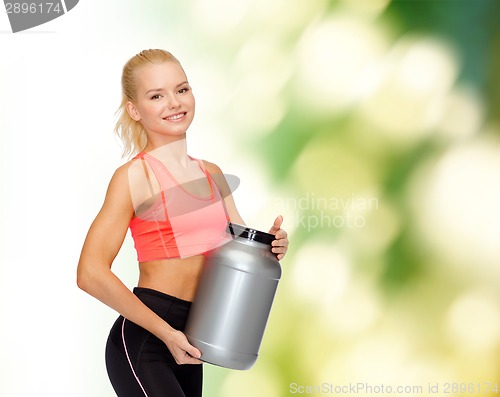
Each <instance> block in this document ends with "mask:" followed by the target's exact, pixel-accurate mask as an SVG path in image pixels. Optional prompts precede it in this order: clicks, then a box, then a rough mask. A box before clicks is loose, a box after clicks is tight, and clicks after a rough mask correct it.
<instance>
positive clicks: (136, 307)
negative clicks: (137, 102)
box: [77, 165, 201, 364]
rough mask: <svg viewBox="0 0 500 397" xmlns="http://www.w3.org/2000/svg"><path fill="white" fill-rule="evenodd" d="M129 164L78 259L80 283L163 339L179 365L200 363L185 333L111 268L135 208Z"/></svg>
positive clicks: (110, 189) (112, 184)
mask: <svg viewBox="0 0 500 397" xmlns="http://www.w3.org/2000/svg"><path fill="white" fill-rule="evenodd" d="M128 179H129V176H128V166H127V165H125V166H122V167H120V168H119V169H118V170H116V172H115V174H114V175H113V177H112V179H111V182H110V184H109V187H108V191H107V193H106V198H105V200H104V204H103V206H102V208H101V210H100V211H99V213H98V215H97V217H96V218H95V220H94V222H93V223H92V225H91V226H90V229H89V232H88V234H87V237H86V239H85V243H84V245H83V248H82V252H81V256H80V261H79V262H78V270H77V284H78V287H80V288H81V289H82V290H84V291H85V292H87V293H89V294H90V295H92V296H93V297H95V298H97V299H98V300H100V301H101V302H103V303H105V304H106V305H108V306H109V307H111V308H113V309H114V310H116V311H117V312H118V313H120V314H121V315H122V316H124V317H125V318H127V319H128V320H130V321H132V322H134V323H136V324H138V325H140V326H141V327H143V328H144V329H146V330H148V331H149V332H151V333H152V334H154V335H156V336H157V337H158V338H159V339H161V340H162V341H163V342H164V343H165V344H166V345H167V347H168V348H169V350H170V352H171V353H172V355H173V356H174V358H175V360H176V361H177V362H178V363H179V364H198V363H201V361H199V360H197V359H196V358H194V357H200V352H199V350H198V349H196V348H195V347H193V346H191V345H190V344H189V342H188V341H187V339H186V337H185V336H184V334H182V333H181V332H180V331H177V330H174V329H173V328H172V327H170V325H168V324H167V323H166V322H165V321H164V320H163V319H162V318H160V317H159V316H158V315H157V314H155V313H154V312H153V311H152V310H150V309H149V308H148V307H147V306H146V305H144V304H143V303H142V302H141V301H140V299H139V298H137V296H136V295H134V294H133V293H132V292H131V291H130V290H129V289H128V288H127V287H126V286H125V285H124V284H123V283H122V281H121V280H120V279H119V278H118V277H117V276H116V275H115V274H114V273H113V272H112V271H111V265H112V263H113V260H114V259H115V257H116V255H117V253H118V251H119V250H120V247H121V245H122V243H123V240H124V238H125V235H126V233H127V229H128V225H129V222H130V219H131V218H132V216H133V213H134V209H133V205H132V201H131V198H130V191H129V183H128Z"/></svg>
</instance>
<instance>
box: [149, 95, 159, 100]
mask: <svg viewBox="0 0 500 397" xmlns="http://www.w3.org/2000/svg"><path fill="white" fill-rule="evenodd" d="M151 99H160V94H156V95H153V96H152V97H151Z"/></svg>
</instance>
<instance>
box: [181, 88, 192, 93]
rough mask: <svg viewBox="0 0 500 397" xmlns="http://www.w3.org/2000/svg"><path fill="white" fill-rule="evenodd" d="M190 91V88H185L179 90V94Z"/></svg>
mask: <svg viewBox="0 0 500 397" xmlns="http://www.w3.org/2000/svg"><path fill="white" fill-rule="evenodd" d="M189 90H190V87H183V88H181V89H180V90H179V94H184V93H186V92H188V91H189Z"/></svg>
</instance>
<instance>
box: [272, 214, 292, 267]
mask: <svg viewBox="0 0 500 397" xmlns="http://www.w3.org/2000/svg"><path fill="white" fill-rule="evenodd" d="M282 223H283V217H282V216H281V215H279V216H278V217H277V218H276V220H275V221H274V224H273V226H272V227H271V229H270V230H269V233H270V234H274V237H275V240H274V241H273V242H272V246H273V248H272V251H273V252H274V253H275V254H277V256H276V257H277V258H278V260H279V261H280V260H282V259H283V257H284V256H285V254H286V251H287V250H288V234H287V232H285V231H284V230H283V229H281V224H282Z"/></svg>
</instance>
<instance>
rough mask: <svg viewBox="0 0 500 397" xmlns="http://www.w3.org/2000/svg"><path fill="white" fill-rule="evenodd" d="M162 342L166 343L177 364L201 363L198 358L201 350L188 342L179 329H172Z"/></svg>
mask: <svg viewBox="0 0 500 397" xmlns="http://www.w3.org/2000/svg"><path fill="white" fill-rule="evenodd" d="M163 342H164V343H165V344H166V345H167V347H168V350H170V353H172V356H173V357H174V359H175V362H176V363H177V364H202V363H203V361H200V360H198V359H199V358H200V357H201V352H200V351H199V350H198V349H197V348H196V347H194V346H193V345H191V344H190V343H189V342H188V340H187V338H186V335H184V334H183V333H182V332H181V331H177V330H175V329H172V331H170V332H169V334H168V336H167V337H166V338H164V340H163Z"/></svg>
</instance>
